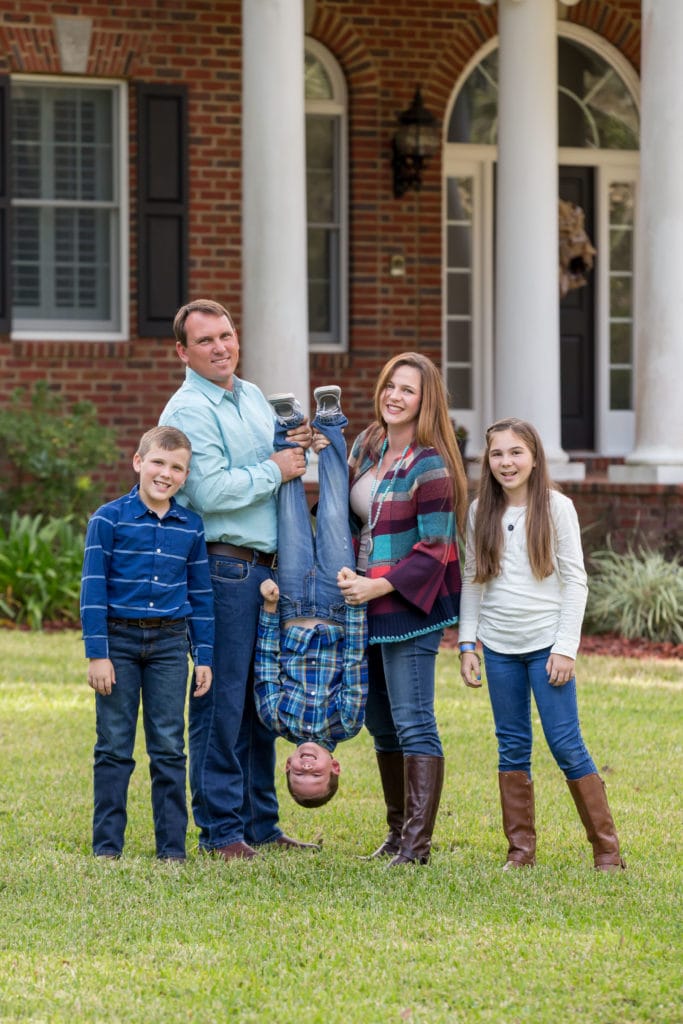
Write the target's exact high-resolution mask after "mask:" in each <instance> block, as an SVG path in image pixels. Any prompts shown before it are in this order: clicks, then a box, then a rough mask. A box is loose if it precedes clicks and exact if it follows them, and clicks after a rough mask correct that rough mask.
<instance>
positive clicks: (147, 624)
mask: <svg viewBox="0 0 683 1024" xmlns="http://www.w3.org/2000/svg"><path fill="white" fill-rule="evenodd" d="M107 622H111V623H113V625H114V626H137V627H138V629H163V628H164V626H177V625H179V624H180V623H181V622H182V623H186V622H187V619H114V618H109V619H107Z"/></svg>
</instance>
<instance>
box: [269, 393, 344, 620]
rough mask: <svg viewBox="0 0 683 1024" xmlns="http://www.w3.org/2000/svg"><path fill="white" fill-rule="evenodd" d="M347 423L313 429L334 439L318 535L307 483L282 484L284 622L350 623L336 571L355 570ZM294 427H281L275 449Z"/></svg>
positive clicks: (324, 466) (324, 454)
mask: <svg viewBox="0 0 683 1024" xmlns="http://www.w3.org/2000/svg"><path fill="white" fill-rule="evenodd" d="M347 422H348V420H347V419H346V417H345V416H344V415H343V414H342V413H339V414H338V415H335V416H333V417H330V416H326V417H324V418H316V419H314V420H313V427H314V428H315V429H316V430H319V431H320V432H321V433H322V434H324V435H325V437H327V438H328V439H329V441H330V444H329V445H328V446H327V447H326V448H324V449H323V450H322V451H321V452H320V455H319V459H318V477H319V498H318V508H317V514H316V531H315V536H314V534H313V530H312V528H311V517H310V512H309V509H308V502H307V500H306V492H305V489H304V484H303V480H302V479H301V478H300V477H297V478H296V479H294V480H289V481H288V482H287V483H285V484H283V485H282V486H281V488H280V491H279V494H278V544H277V559H278V564H277V579H278V586H279V588H280V619H281V621H286V620H287V619H293V618H296V617H298V616H300V615H305V616H309V617H317V618H321V619H330V620H331V621H333V622H337V623H339V625H341V626H343V625H345V622H346V613H345V605H344V599H343V597H342V594H341V591H340V590H339V587H338V585H337V573H338V572H339V570H340V569H342V568H343V567H344V566H348V568H349V569H353V568H355V564H356V561H355V555H354V552H353V543H352V540H351V530H350V526H349V467H348V464H347V461H346V442H345V440H344V435H343V433H342V430H343V428H344V427H345V426H346V424H347ZM290 429H291V426H281V425H277V426H276V430H275V448H276V449H277V450H278V451H279V450H281V449H282V448H283V447H286V446H287V441H286V439H285V435H286V432H287V430H290Z"/></svg>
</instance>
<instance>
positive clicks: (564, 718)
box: [484, 647, 597, 779]
mask: <svg viewBox="0 0 683 1024" xmlns="http://www.w3.org/2000/svg"><path fill="white" fill-rule="evenodd" d="M549 657H550V648H549V647H546V648H544V649H543V650H541V651H530V652H528V653H526V654H498V653H497V652H496V651H492V650H490V648H488V647H484V663H485V665H486V679H487V681H488V687H489V697H490V699H491V707H492V709H493V718H494V721H495V725H496V737H497V739H498V771H500V772H526V773H527V775H528V776H529V777H531V745H532V732H531V693H532V692H533V695H534V700H535V701H536V707H537V708H538V713H539V716H540V719H541V725H542V726H543V732H544V734H545V738H546V740H547V742H548V746H549V747H550V751H551V753H552V755H553V757H554V758H555V760H556V761H557V764H558V766H559V767H560V769H561V770H562V771H563V772H564V774H565V776H566V778H568V779H582V778H583V777H584V775H591V774H592V773H593V772H597V768H596V767H595V764H594V762H593V760H592V758H591V756H590V754H589V753H588V750H587V749H586V745H585V743H584V742H583V737H582V736H581V728H580V726H579V712H578V706H577V702H576V679H570V680H569V682H568V683H565V684H564V686H551V685H550V683H549V682H548V673H547V672H546V670H545V666H546V662H547V661H548V658H549Z"/></svg>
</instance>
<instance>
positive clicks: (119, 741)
mask: <svg viewBox="0 0 683 1024" xmlns="http://www.w3.org/2000/svg"><path fill="white" fill-rule="evenodd" d="M108 628H109V657H110V658H111V661H112V662H113V665H114V671H115V674H116V684H115V685H114V686H113V687H112V692H111V694H110V695H109V696H108V697H105V696H103V695H102V694H100V693H97V694H95V707H96V713H97V742H96V743H95V751H94V754H95V763H94V769H93V781H94V796H95V806H94V813H93V852H94V853H95V854H103V853H106V854H119V853H121V851H122V850H123V837H124V832H125V830H126V821H127V815H126V801H127V796H128V783H129V781H130V777H131V775H132V774H133V769H134V768H135V761H134V759H133V749H134V747H135V730H136V727H137V722H138V711H139V708H140V700H141V699H142V720H143V724H144V728H145V740H146V743H147V753H148V755H149V773H150V777H151V780H152V812H153V815H154V833H155V836H156V852H157V857H184V856H185V835H186V833H187V806H186V800H185V698H186V694H187V676H188V662H187V656H188V650H189V644H188V639H187V626H186V624H185V622H184V621H182V622H177V623H173V624H169V625H164V626H160V627H155V628H153V629H140V628H139V627H138V626H121V625H117V624H115V623H113V622H110V623H109V627H108Z"/></svg>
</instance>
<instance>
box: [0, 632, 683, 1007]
mask: <svg viewBox="0 0 683 1024" xmlns="http://www.w3.org/2000/svg"><path fill="white" fill-rule="evenodd" d="M1 636H2V645H3V655H4V656H3V658H2V663H1V665H0V744H1V747H0V749H1V750H2V764H3V770H2V789H1V791H0V864H2V874H1V875H0V921H1V922H2V926H1V928H0V978H1V979H2V981H1V982H0V1021H3V1022H9V1021H34V1022H53V1021H69V1022H74V1021H126V1022H134V1024H137V1022H145V1024H148V1022H157V1021H159V1022H161V1021H163V1022H165V1024H166V1022H176V1021H178V1022H180V1021H183V1022H184V1021H201V1022H213V1021H236V1022H238V1024H250V1022H264V1021H265V1022H271V1021H273V1022H274V1021H278V1022H283V1024H290V1022H294V1021H297V1020H299V1019H300V1018H301V1019H305V1021H306V1024H317V1022H326V1024H342V1022H344V1024H349V1022H350V1024H384V1022H394V1021H395V1022H397V1024H401V1022H404V1021H407V1022H409V1024H442V1022H444V1024H446V1022H447V1024H451V1022H453V1024H459V1022H465V1024H470V1022H484V1021H490V1022H496V1024H517V1022H520V1024H521V1022H524V1024H526V1022H533V1024H545V1022H548V1024H559V1022H561V1021H562V1022H565V1021H569V1022H573V1021H582V1022H584V1021H585V1022H589V1024H632V1022H662V1024H665V1022H666V1024H670V1022H673V1021H675V1020H680V1019H681V1018H682V1016H683V1013H682V1007H683V1002H682V993H681V986H680V952H681V915H680V890H681V866H682V865H681V852H680V825H681V797H680V774H681V764H682V759H681V747H682V743H683V730H682V728H681V723H682V721H683V716H682V715H681V705H682V703H683V701H682V698H683V668H682V666H681V665H680V663H676V662H673V661H670V662H654V661H650V662H648V661H644V662H643V661H635V660H634V661H629V660H625V659H624V660H621V659H610V658H597V657H594V658H585V659H583V660H582V661H581V662H580V666H579V667H580V701H581V717H582V725H583V730H584V735H585V738H586V740H587V742H588V746H589V748H590V749H591V751H592V752H593V754H594V756H595V757H596V760H597V763H598V765H599V766H600V769H601V772H602V774H603V776H604V777H605V779H606V780H607V783H608V787H609V794H610V802H611V806H612V810H613V813H614V816H615V819H616V821H617V825H618V826H619V829H620V833H621V839H622V846H623V852H624V854H625V856H626V859H627V861H628V871H626V872H625V873H621V874H618V875H604V874H601V873H598V872H595V871H593V870H592V860H591V856H590V848H589V846H588V844H587V843H586V840H585V836H584V835H583V833H582V831H581V828H580V825H579V821H578V817H577V816H576V813H575V811H574V808H573V804H572V801H571V799H570V797H569V793H568V792H567V789H566V786H565V784H564V782H563V780H562V779H561V777H560V776H559V773H558V772H557V769H556V768H555V767H554V764H553V763H552V761H551V759H550V756H549V754H548V752H547V748H546V747H545V744H544V742H543V740H542V737H541V735H540V727H539V728H536V727H537V725H538V723H536V725H535V728H536V731H537V751H536V756H535V780H536V791H537V801H538V807H537V818H538V829H539V851H538V859H539V863H538V866H537V868H536V869H534V870H533V871H523V872H521V871H520V872H511V873H505V874H503V873H502V872H501V864H502V862H503V860H504V854H505V841H504V838H503V836H502V833H501V829H500V822H499V808H498V797H497V783H496V756H495V738H494V736H493V729H492V725H491V715H490V709H489V706H488V701H487V697H486V694H485V692H479V693H477V692H475V691H471V690H466V689H465V687H464V686H462V684H461V683H460V681H459V677H458V675H457V658H456V657H455V655H454V654H453V653H452V652H443V653H442V655H441V656H440V659H439V688H438V714H439V720H440V723H441V728H442V737H443V740H444V745H445V750H446V756H447V769H446V771H447V775H446V785H445V789H444V796H443V801H442V810H441V813H440V816H439V819H438V822H437V830H436V834H435V843H436V848H435V851H434V854H433V856H432V863H431V864H430V866H429V867H428V868H424V869H419V868H418V869H413V868H408V869H406V870H400V871H399V870H391V871H387V870H386V868H385V867H384V866H383V865H381V864H377V863H373V862H367V861H363V860H361V859H360V856H359V855H361V854H363V853H366V852H368V851H369V850H371V849H372V848H373V845H374V844H376V843H377V842H378V841H379V840H380V839H381V837H382V836H383V827H382V826H383V810H382V804H381V798H380V793H379V783H378V779H377V777H376V769H375V765H374V755H373V753H372V748H371V744H370V741H369V737H368V736H367V734H366V733H363V734H361V736H360V737H358V738H357V739H355V740H353V741H351V742H350V743H348V744H345V745H344V746H342V747H341V748H340V749H339V751H338V753H339V756H340V759H341V762H342V767H343V771H342V778H341V785H340V792H339V795H338V796H337V798H336V799H335V800H334V801H332V802H331V803H330V804H328V805H326V806H325V807H323V808H320V809H319V810H316V811H307V810H304V809H302V808H299V807H297V806H296V805H295V804H293V802H292V801H291V799H290V798H289V797H288V795H287V794H286V792H285V790H284V788H283V787H282V786H281V787H280V797H281V799H280V804H281V816H282V824H283V826H284V827H285V829H286V830H287V831H289V832H290V833H291V834H294V835H297V836H300V837H301V838H309V839H310V838H314V837H315V836H317V835H320V836H321V837H322V839H323V843H324V846H323V851H322V852H321V853H320V854H309V853H302V854H292V853H282V852H280V851H272V852H268V853H267V854H266V855H264V856H263V857H262V858H261V860H260V861H258V862H254V863H244V862H242V863H239V862H233V863H232V864H224V863H216V862H214V861H211V860H208V859H204V858H202V859H200V858H199V857H198V856H197V855H196V853H195V850H194V847H195V846H196V844H195V842H194V838H192V839H191V842H190V848H191V850H192V852H191V855H190V859H189V861H188V863H187V864H186V865H185V866H183V867H178V866H173V865H164V864H158V863H157V862H156V861H155V860H154V857H153V855H154V848H153V839H152V826H151V812H150V806H149V783H148V777H147V769H146V757H145V754H144V750H143V748H142V747H141V746H138V750H137V754H136V756H137V760H138V768H137V770H136V772H135V773H134V776H133V781H132V784H131V793H130V798H129V812H130V820H129V827H128V835H127V845H126V852H125V855H124V857H123V858H122V859H121V860H120V861H118V862H109V863H106V864H103V863H100V862H96V861H95V860H94V859H93V858H92V856H91V855H90V817H91V759H92V745H93V741H94V721H93V694H92V692H91V691H90V690H89V689H88V688H87V685H86V683H85V661H84V659H83V656H82V650H81V644H80V640H79V638H78V636H77V634H75V633H68V632H67V633H63V634H51V635H47V634H40V633H16V634H12V633H7V632H4V633H2V634H1ZM287 748H288V745H287V744H286V743H284V742H283V741H279V742H278V749H279V759H280V763H281V764H282V762H283V761H284V756H285V754H286V751H287ZM279 775H280V773H279ZM193 836H194V833H193Z"/></svg>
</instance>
